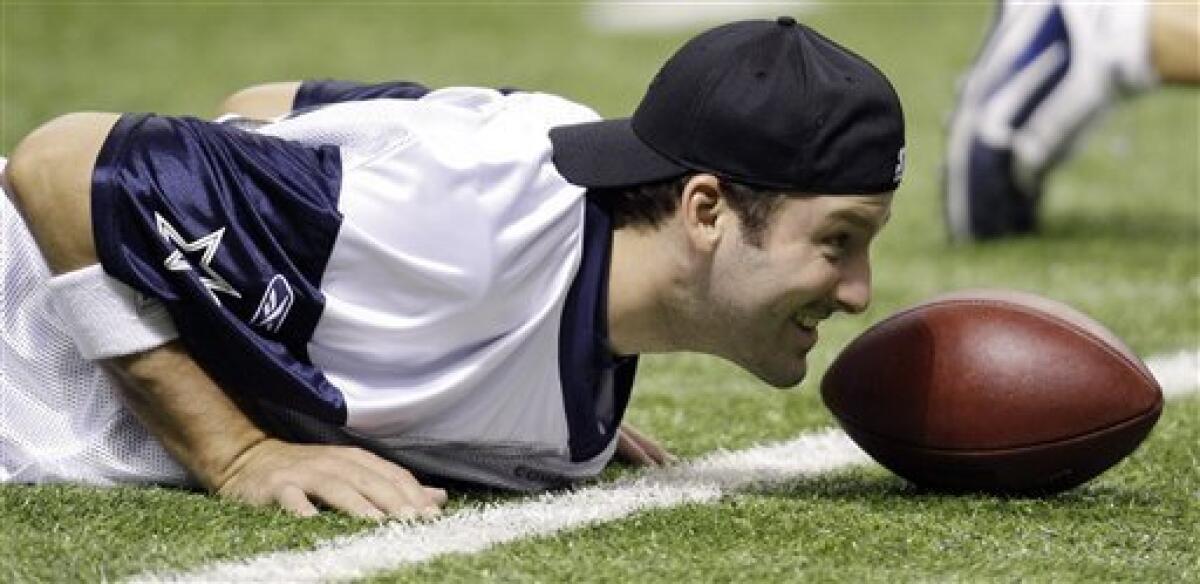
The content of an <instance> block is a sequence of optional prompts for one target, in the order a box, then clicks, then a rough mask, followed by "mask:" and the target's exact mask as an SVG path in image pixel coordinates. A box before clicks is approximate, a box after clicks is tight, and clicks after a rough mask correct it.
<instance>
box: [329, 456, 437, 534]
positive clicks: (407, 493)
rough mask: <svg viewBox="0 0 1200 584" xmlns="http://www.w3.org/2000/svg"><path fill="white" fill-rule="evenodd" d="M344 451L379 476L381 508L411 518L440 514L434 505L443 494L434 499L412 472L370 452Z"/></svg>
mask: <svg viewBox="0 0 1200 584" xmlns="http://www.w3.org/2000/svg"><path fill="white" fill-rule="evenodd" d="M348 454H349V455H350V456H352V457H353V458H354V460H355V461H356V462H358V463H360V464H362V465H364V466H365V467H366V468H367V469H369V470H370V471H372V472H375V473H378V474H379V476H380V477H381V478H382V480H383V481H384V483H385V486H384V487H382V488H381V490H380V491H379V496H380V497H384V498H385V501H386V505H387V506H386V507H385V510H386V511H388V514H389V515H392V516H395V517H403V518H411V517H413V516H414V514H417V515H420V516H422V517H425V518H426V519H432V518H434V517H437V516H438V515H439V514H440V511H439V509H438V507H440V506H441V505H442V503H444V502H445V501H446V499H445V496H444V495H445V493H443V497H442V499H441V500H438V499H436V498H435V497H434V496H433V495H432V494H431V493H430V492H429V490H428V489H426V488H425V487H423V486H421V483H420V482H418V481H417V479H416V477H414V476H413V475H412V473H410V472H408V471H407V470H405V469H404V468H403V467H401V466H399V465H397V464H394V463H392V462H390V461H388V460H386V459H384V458H382V457H380V456H377V455H375V454H373V453H371V452H367V451H365V450H352V451H348ZM396 496H399V497H400V499H397V498H396ZM377 502H378V501H377Z"/></svg>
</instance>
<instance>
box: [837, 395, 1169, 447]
mask: <svg viewBox="0 0 1200 584" xmlns="http://www.w3.org/2000/svg"><path fill="white" fill-rule="evenodd" d="M1162 408H1163V404H1162V402H1159V403H1157V404H1155V405H1153V406H1151V407H1150V409H1148V410H1146V411H1144V412H1139V413H1137V414H1134V415H1133V416H1130V417H1128V418H1125V419H1123V420H1119V421H1116V422H1113V423H1111V424H1108V425H1105V426H1101V427H1099V428H1095V429H1092V430H1088V431H1086V432H1084V433H1082V434H1075V435H1073V436H1067V437H1063V438H1055V439H1051V440H1042V441H1040V442H1030V443H1028V444H1018V445H1012V446H1003V447H998V448H990V449H989V448H938V447H934V446H926V445H923V444H918V443H914V442H909V441H907V440H901V439H899V438H894V437H892V436H888V435H886V434H880V433H878V432H872V431H870V430H863V429H862V427H861V426H858V425H855V424H854V420H849V419H846V418H843V417H842V416H840V415H837V414H836V413H835V414H834V417H836V418H837V419H838V421H839V422H841V424H842V425H843V426H854V431H856V432H861V433H863V434H867V435H870V436H871V437H872V438H875V439H878V440H884V441H888V442H890V443H892V444H893V445H897V446H902V447H905V448H910V449H914V450H923V451H925V452H931V453H936V454H967V455H975V456H984V455H992V454H1010V453H1013V452H1019V451H1022V450H1034V449H1037V448H1042V447H1046V446H1059V445H1062V444H1064V443H1070V442H1077V441H1081V440H1086V439H1088V438H1091V437H1093V436H1095V435H1097V434H1102V433H1105V432H1109V431H1111V430H1114V429H1119V428H1122V427H1124V426H1130V425H1133V424H1135V423H1137V422H1140V421H1142V420H1144V419H1146V418H1148V417H1150V416H1155V417H1157V416H1159V415H1162Z"/></svg>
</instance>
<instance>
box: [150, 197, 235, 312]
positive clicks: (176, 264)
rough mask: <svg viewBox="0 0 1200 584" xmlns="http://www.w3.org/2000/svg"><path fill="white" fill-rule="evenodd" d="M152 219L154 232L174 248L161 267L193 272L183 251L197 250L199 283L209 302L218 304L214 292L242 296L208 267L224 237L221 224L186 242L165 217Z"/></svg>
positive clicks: (156, 214) (174, 270) (191, 251)
mask: <svg viewBox="0 0 1200 584" xmlns="http://www.w3.org/2000/svg"><path fill="white" fill-rule="evenodd" d="M154 222H155V224H156V225H157V226H158V233H159V235H162V237H163V239H165V240H167V241H168V242H170V243H171V245H173V246H175V251H172V252H171V255H169V256H167V259H165V260H163V266H164V267H165V268H167V269H168V270H171V271H172V272H190V271H193V263H192V262H190V261H188V258H187V257H185V256H184V255H183V254H184V253H196V252H199V253H200V261H199V262H198V263H197V264H196V265H195V267H196V268H199V270H200V271H201V272H203V273H204V274H205V275H199V276H197V277H199V278H200V283H201V284H204V287H205V288H207V289H208V294H209V296H212V299H213V302H216V303H217V305H218V306H220V305H221V300H220V299H219V298H217V292H221V293H223V294H228V295H230V296H233V297H234V298H241V297H242V295H241V293H239V292H238V291H237V290H235V289H234V288H233V286H231V285H230V284H229V282H228V281H227V280H225V278H222V277H221V275H220V274H218V273H216V272H215V271H214V270H213V269H212V260H213V257H214V256H216V255H217V248H219V247H221V238H222V237H224V236H225V228H224V227H222V228H220V229H218V230H216V231H213V232H212V233H209V234H208V235H205V236H204V237H201V238H199V239H197V240H195V241H191V242H189V241H187V240H185V239H184V238H183V236H181V235H179V231H178V230H176V229H175V227H174V226H173V225H171V224H170V222H168V221H167V220H166V219H164V218H163V217H162V215H159V214H158V213H155V214H154Z"/></svg>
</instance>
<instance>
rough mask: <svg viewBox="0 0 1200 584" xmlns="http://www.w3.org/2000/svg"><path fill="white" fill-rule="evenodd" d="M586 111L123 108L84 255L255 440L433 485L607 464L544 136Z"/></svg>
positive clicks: (433, 97)
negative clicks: (143, 298) (165, 333)
mask: <svg viewBox="0 0 1200 584" xmlns="http://www.w3.org/2000/svg"><path fill="white" fill-rule="evenodd" d="M595 119H597V116H596V114H595V113H594V112H592V111H591V110H589V109H587V108H585V107H583V106H580V105H578V104H575V103H572V102H570V101H567V100H564V99H562V98H559V97H555V96H550V95H545V94H537V93H511V94H505V93H502V92H499V91H495V90H489V89H477V88H451V89H444V90H439V91H434V92H429V93H426V94H423V95H422V96H421V97H420V98H419V99H375V100H369V101H350V102H344V103H336V104H329V105H325V106H323V107H320V108H315V109H309V110H305V111H302V112H298V113H297V114H296V115H293V116H290V117H288V118H286V119H283V120H280V121H278V122H276V123H273V124H269V125H267V126H264V127H262V128H260V129H259V130H257V132H256V133H250V132H246V131H242V130H236V129H233V128H229V127H225V126H221V125H217V124H212V123H208V122H202V121H199V120H193V119H186V118H163V117H157V116H126V117H124V118H122V120H121V122H119V123H118V124H117V127H116V128H115V129H114V131H113V133H112V134H111V135H110V136H109V139H108V141H107V142H106V144H105V147H104V149H103V150H102V152H101V154H100V160H99V161H98V163H97V171H96V178H95V179H94V181H95V182H94V186H93V208H94V212H95V213H97V217H101V218H103V219H101V220H98V221H97V234H96V236H97V250H98V253H99V255H100V258H101V261H102V264H103V265H104V267H105V270H106V271H107V272H109V273H110V274H112V275H113V276H114V277H116V278H118V279H120V280H122V281H124V282H125V283H126V284H129V285H130V286H133V287H134V288H137V289H138V290H140V291H141V292H142V293H144V294H147V295H150V296H153V297H155V298H157V299H158V300H160V301H161V302H162V303H163V304H164V305H165V306H166V308H167V309H168V311H169V312H170V313H171V316H172V318H173V320H175V322H176V325H177V326H178V328H179V330H180V333H181V335H182V337H181V338H182V339H183V340H184V342H185V344H187V346H188V348H189V350H191V352H192V354H193V355H194V356H195V357H196V359H197V361H199V362H200V363H201V365H202V366H204V367H205V369H206V370H207V371H208V372H209V373H210V374H211V375H213V377H214V378H215V379H217V380H218V382H219V383H221V385H222V387H223V388H225V389H226V391H228V392H230V393H231V394H234V395H236V396H239V397H241V398H243V399H244V401H245V402H246V403H248V404H250V406H249V407H250V410H251V414H252V415H253V416H254V417H255V418H256V419H257V420H258V421H259V422H260V423H262V424H263V425H264V426H266V427H267V428H268V429H269V430H271V431H273V432H275V433H277V434H280V435H282V436H284V437H286V438H290V439H296V440H306V441H323V442H335V443H349V444H358V445H362V446H365V447H368V448H371V449H372V450H374V451H376V452H379V453H380V454H383V455H385V456H387V457H389V458H392V459H393V460H396V461H398V462H400V463H402V464H405V465H407V466H408V467H410V468H411V469H412V470H414V471H416V472H417V473H418V474H419V475H423V476H427V477H433V478H437V479H447V480H450V481H467V482H472V483H481V484H486V485H492V486H500V487H507V488H517V489H533V488H544V487H546V486H551V485H558V484H564V483H569V482H571V481H574V480H577V479H580V478H584V477H590V476H594V475H595V474H596V473H598V472H599V471H600V470H601V469H602V468H603V466H604V465H605V464H606V463H607V461H608V460H609V458H610V457H611V455H612V453H613V451H614V448H615V444H616V433H617V427H618V426H619V423H620V419H621V415H622V413H623V410H624V407H625V405H626V403H627V400H628V394H629V389H630V386H631V384H632V378H633V372H634V369H635V367H636V360H635V359H614V358H613V356H612V355H610V354H609V352H608V349H607V345H606V343H607V332H606V323H605V321H606V312H605V305H606V302H607V298H606V294H607V269H608V256H609V246H610V243H611V227H610V225H609V222H608V218H607V216H606V215H605V214H604V213H603V212H602V211H601V210H600V209H599V207H597V206H596V205H594V204H592V203H590V202H588V200H587V199H586V198H585V196H584V195H585V193H584V190H583V189H582V188H580V187H577V186H574V185H571V184H569V183H567V182H566V180H565V179H563V177H562V176H561V175H560V174H559V173H558V172H557V170H556V169H555V167H554V164H553V160H552V151H551V145H550V140H549V138H548V132H549V129H550V128H552V127H554V126H558V125H563V124H571V123H580V122H587V121H592V120H595ZM181 161H182V162H181ZM180 165H184V166H185V167H186V168H187V169H188V172H180V171H179V167H180ZM6 229H7V222H6ZM5 274H6V278H7V277H8V269H7V268H6V272H5ZM43 304H44V303H43ZM7 337H8V332H6V339H7ZM7 369H8V368H7V366H6V370H7ZM93 377H94V378H95V379H97V380H100V381H99V382H98V383H97V384H96V385H97V389H95V390H93V391H95V392H97V393H104V392H107V393H106V395H108V396H110V397H109V401H112V398H111V396H112V395H115V394H114V393H113V392H112V387H111V383H112V380H111V379H110V378H107V377H105V376H104V375H103V373H102V372H99V371H98V370H97V371H95V372H94V375H93ZM5 383H9V384H10V385H12V384H11V383H10V382H9V381H6V382H5ZM20 385H21V386H22V387H20V388H19V389H18V390H17V391H16V393H18V394H21V393H27V392H28V388H25V387H23V386H24V385H25V384H24V383H22V384H20ZM5 391H6V393H8V391H9V390H8V389H6V390H5ZM74 432H75V434H76V435H78V434H80V432H79V431H78V429H75V430H74ZM160 453H161V451H158V452H156V454H155V456H158V454H160ZM173 470H176V475H177V474H178V473H177V469H173ZM105 472H107V471H105ZM101 474H103V473H101ZM114 480H124V478H123V477H114ZM155 480H162V477H161V476H159V477H158V478H156V479H155Z"/></svg>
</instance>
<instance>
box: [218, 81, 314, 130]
mask: <svg viewBox="0 0 1200 584" xmlns="http://www.w3.org/2000/svg"><path fill="white" fill-rule="evenodd" d="M299 89H300V82H299V81H281V82H278V83H263V84H259V85H251V86H250V87H247V88H245V89H242V90H240V91H238V92H236V93H234V94H233V95H230V96H229V97H227V98H225V101H223V102H221V107H220V111H219V112H218V114H222V115H223V114H236V115H239V116H242V117H246V118H251V119H255V120H270V119H273V118H276V117H279V116H281V115H284V114H286V113H288V112H291V111H292V102H293V101H294V100H295V99H296V92H297V91H298V90H299Z"/></svg>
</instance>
